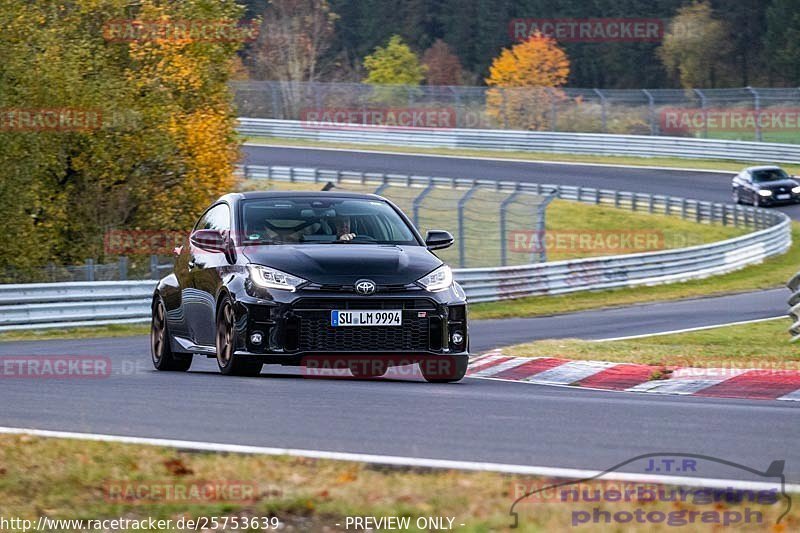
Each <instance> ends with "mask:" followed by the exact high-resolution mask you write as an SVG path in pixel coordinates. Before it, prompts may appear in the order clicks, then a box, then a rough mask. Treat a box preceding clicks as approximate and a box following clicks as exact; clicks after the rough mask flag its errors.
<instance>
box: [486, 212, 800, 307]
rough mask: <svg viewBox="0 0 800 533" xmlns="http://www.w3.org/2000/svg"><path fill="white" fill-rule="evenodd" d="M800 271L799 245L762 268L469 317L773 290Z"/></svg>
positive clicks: (540, 301) (533, 301)
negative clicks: (799, 269)
mask: <svg viewBox="0 0 800 533" xmlns="http://www.w3.org/2000/svg"><path fill="white" fill-rule="evenodd" d="M792 239H793V241H794V242H795V243H797V242H800V223H798V222H795V223H793V225H792ZM798 268H800V246H798V245H797V244H795V245H793V246H792V247H791V248H790V249H789V251H788V252H787V253H785V254H783V255H781V256H778V257H773V258H770V259H768V260H767V261H764V263H762V264H760V265H754V266H749V267H747V268H743V269H741V270H737V271H735V272H731V273H729V274H723V275H721V276H712V277H709V278H706V279H699V280H692V281H686V282H682V283H671V284H667V285H655V286H652V287H634V288H624V289H616V290H609V291H596V292H579V293H575V294H567V295H558V296H533V297H529V298H520V299H517V300H504V301H500V302H488V303H479V304H473V305H471V306H470V317H471V318H472V319H487V318H511V317H525V316H544V315H556V314H561V313H571V312H575V311H584V310H587V309H600V308H607V307H621V306H626V305H634V304H638V303H647V302H657V301H667V300H678V299H682V298H698V297H705V296H718V295H722V294H732V293H739V292H749V291H754V290H758V289H771V288H776V287H782V286H784V285H785V284H786V282H787V281H789V279H790V278H791V277H792V276H793V275H794V274H795V273H796V272H797V270H798ZM787 296H788V293H787Z"/></svg>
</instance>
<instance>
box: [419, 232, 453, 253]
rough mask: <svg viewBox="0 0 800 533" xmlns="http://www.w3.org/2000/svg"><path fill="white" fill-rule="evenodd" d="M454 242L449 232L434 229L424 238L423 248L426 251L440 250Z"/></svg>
mask: <svg viewBox="0 0 800 533" xmlns="http://www.w3.org/2000/svg"><path fill="white" fill-rule="evenodd" d="M454 240H455V239H453V236H452V235H451V234H450V232H449V231H442V230H438V229H434V230H430V231H429V232H428V234H427V235H426V236H425V246H426V247H427V248H428V250H441V249H442V248H449V247H450V246H452V245H453V241H454Z"/></svg>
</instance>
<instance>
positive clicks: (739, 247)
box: [0, 167, 800, 334]
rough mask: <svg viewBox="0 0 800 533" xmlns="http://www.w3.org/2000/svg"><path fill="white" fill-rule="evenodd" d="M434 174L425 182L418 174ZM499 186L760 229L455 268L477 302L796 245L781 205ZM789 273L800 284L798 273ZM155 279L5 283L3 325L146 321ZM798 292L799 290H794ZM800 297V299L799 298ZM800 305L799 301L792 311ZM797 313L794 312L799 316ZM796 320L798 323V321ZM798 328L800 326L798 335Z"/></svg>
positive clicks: (308, 174)
mask: <svg viewBox="0 0 800 533" xmlns="http://www.w3.org/2000/svg"><path fill="white" fill-rule="evenodd" d="M239 172H241V173H242V174H246V175H247V176H249V177H257V176H261V177H264V178H266V177H269V178H270V179H273V180H286V181H296V182H303V181H305V182H322V181H334V182H336V183H359V184H379V187H378V188H380V187H381V186H382V185H383V184H384V183H395V184H403V185H407V186H411V187H415V186H416V187H423V186H424V185H423V184H430V183H434V184H435V186H437V187H456V188H457V187H461V186H467V185H470V186H474V185H475V183H476V181H474V180H459V179H451V178H427V177H419V176H398V175H385V174H368V173H360V172H342V171H330V170H320V169H298V168H291V169H290V168H289V167H241V168H240V169H239ZM423 178H424V180H427V181H421V180H423ZM480 183H482V184H484V185H487V186H491V187H493V188H494V189H496V190H508V191H512V190H513V191H517V190H526V191H529V192H532V193H534V194H543V193H544V194H547V193H553V194H555V195H556V196H557V197H559V198H562V199H566V200H573V201H579V202H584V203H589V204H598V205H613V206H616V207H619V208H624V209H631V210H633V211H645V212H648V213H661V214H667V215H672V216H680V217H682V218H685V219H691V220H695V221H697V222H701V223H704V222H719V223H722V224H729V225H735V226H739V227H747V228H751V229H754V230H755V231H754V232H752V233H749V234H747V235H743V236H740V237H735V238H732V239H727V240H724V241H720V242H715V243H711V244H705V245H700V246H693V247H689V248H681V249H675V250H664V251H657V252H647V253H638V254H626V255H617V256H609V257H600V258H588V259H575V260H567V261H557V262H549V263H535V264H529V265H521V266H507V267H491V268H461V269H455V270H454V274H455V278H456V280H457V281H458V282H459V283H460V284H461V285H462V287H463V288H464V290H465V292H466V293H467V297H468V299H469V301H471V302H488V301H497V300H503V299H511V298H520V297H524V296H536V295H546V294H565V293H570V292H577V291H590V290H602V289H611V288H617V287H635V286H640V285H657V284H663V283H671V282H677V281H686V280H690V279H700V278H705V277H708V276H712V275H716V274H723V273H725V272H730V271H733V270H736V269H739V268H742V267H745V266H748V265H753V264H757V263H760V262H762V261H764V260H765V259H766V258H768V257H771V256H774V255H778V254H782V253H784V252H785V251H786V250H788V248H789V247H790V246H791V244H792V237H791V220H790V219H789V217H788V216H786V215H785V214H783V213H781V212H780V211H769V210H766V209H761V208H753V207H748V206H738V205H727V204H719V203H713V202H702V201H698V200H689V199H685V198H676V197H671V196H660V195H650V194H643V193H632V192H621V191H611V190H604V189H595V188H589V187H574V186H564V185H547V184H535V183H518V182H502V181H491V180H480ZM795 278H796V279H793V280H792V283H793V285H792V284H790V286H793V290H797V289H798V288H800V277H798V276H796V277H795ZM154 287H155V282H154V281H138V282H137V281H127V282H94V283H56V284H47V283H43V284H21V285H0V331H8V330H17V329H40V328H48V327H72V326H85V325H100V324H112V323H114V324H117V323H127V322H144V321H147V320H148V319H149V316H150V297H151V295H152V290H153V288H154ZM793 298H794V297H793ZM798 303H800V297H797V298H796V299H794V300H793V303H792V305H793V306H796V305H797V304H798ZM798 311H800V308H798V307H793V312H798ZM795 318H797V317H796V316H795ZM797 326H798V325H797V324H796V325H795V326H794V327H797ZM798 333H800V327H797V331H796V332H795V334H798Z"/></svg>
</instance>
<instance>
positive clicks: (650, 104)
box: [642, 89, 658, 135]
mask: <svg viewBox="0 0 800 533" xmlns="http://www.w3.org/2000/svg"><path fill="white" fill-rule="evenodd" d="M642 92H643V93H644V95H645V96H646V97H647V110H648V115H650V135H658V123H657V122H656V106H655V100H654V99H653V94H652V93H651V92H650V91H648V90H647V89H642Z"/></svg>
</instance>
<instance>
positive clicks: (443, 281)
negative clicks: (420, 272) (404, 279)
mask: <svg viewBox="0 0 800 533" xmlns="http://www.w3.org/2000/svg"><path fill="white" fill-rule="evenodd" d="M417 283H419V284H420V285H422V286H423V287H424V288H425V290H427V291H429V292H438V291H443V290H445V289H449V288H450V285H452V284H453V271H452V270H450V267H449V266H447V265H442V266H440V267H439V268H437V269H436V270H434V271H433V272H431V273H430V274H428V275H427V276H423V277H421V278H419V279H418V280H417Z"/></svg>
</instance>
